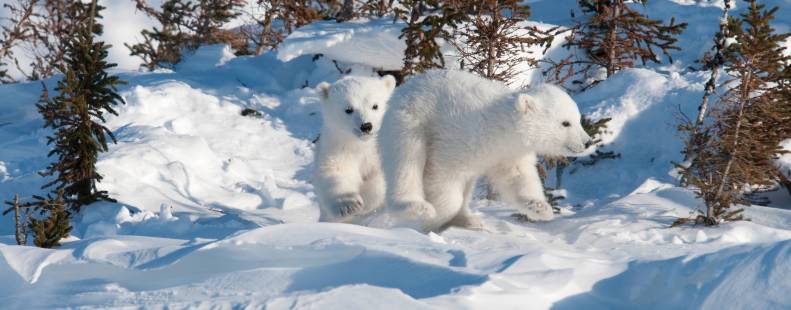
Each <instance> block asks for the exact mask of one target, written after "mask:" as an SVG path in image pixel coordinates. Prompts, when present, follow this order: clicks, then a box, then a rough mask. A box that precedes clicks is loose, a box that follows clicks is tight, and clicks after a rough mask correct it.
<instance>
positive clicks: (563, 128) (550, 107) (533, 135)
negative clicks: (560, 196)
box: [516, 84, 591, 156]
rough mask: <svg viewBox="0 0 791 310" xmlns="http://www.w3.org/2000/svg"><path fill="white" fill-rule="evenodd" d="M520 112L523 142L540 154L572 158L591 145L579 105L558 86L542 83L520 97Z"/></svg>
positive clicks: (519, 129) (518, 96)
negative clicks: (582, 121) (572, 155)
mask: <svg viewBox="0 0 791 310" xmlns="http://www.w3.org/2000/svg"><path fill="white" fill-rule="evenodd" d="M516 109H517V112H518V113H519V114H520V119H519V121H518V125H517V130H518V131H519V132H520V133H522V134H521V137H522V139H523V142H524V143H526V145H528V146H529V147H530V148H531V149H533V150H534V151H536V152H537V153H539V154H542V155H556V156H568V155H571V154H574V153H580V152H583V151H585V149H587V147H588V144H589V143H590V142H591V137H590V136H589V135H588V133H586V132H585V130H584V129H583V128H582V124H581V123H580V121H581V115H580V111H579V109H578V108H577V103H575V102H574V100H573V99H571V97H570V96H569V95H568V94H567V93H566V92H565V91H563V90H562V89H560V88H559V87H557V86H554V85H551V84H541V85H538V86H536V87H533V88H531V89H530V90H528V91H527V92H524V93H521V94H519V95H517V99H516Z"/></svg>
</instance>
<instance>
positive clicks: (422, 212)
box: [396, 201, 437, 220]
mask: <svg viewBox="0 0 791 310" xmlns="http://www.w3.org/2000/svg"><path fill="white" fill-rule="evenodd" d="M396 209H397V210H398V211H399V213H401V214H403V215H404V217H406V218H412V219H420V220H425V219H431V218H435V217H437V210H436V209H434V206H433V205H431V204H430V203H428V202H426V201H405V202H402V203H399V204H398V206H397V207H396Z"/></svg>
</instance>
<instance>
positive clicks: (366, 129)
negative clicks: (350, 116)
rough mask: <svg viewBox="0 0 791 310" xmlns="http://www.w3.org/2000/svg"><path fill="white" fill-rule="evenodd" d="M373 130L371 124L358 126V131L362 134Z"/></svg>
mask: <svg viewBox="0 0 791 310" xmlns="http://www.w3.org/2000/svg"><path fill="white" fill-rule="evenodd" d="M372 129H374V125H372V124H371V123H365V124H362V125H361V126H360V131H362V132H363V133H371V130H372Z"/></svg>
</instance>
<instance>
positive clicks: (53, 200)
mask: <svg viewBox="0 0 791 310" xmlns="http://www.w3.org/2000/svg"><path fill="white" fill-rule="evenodd" d="M33 197H34V198H35V199H36V200H37V201H36V202H34V203H32V204H28V207H32V208H34V209H37V210H38V211H39V213H40V214H41V215H44V217H43V218H42V219H37V218H34V217H32V216H31V217H29V219H28V220H29V222H30V224H29V226H28V229H29V230H30V231H31V232H33V244H34V245H36V246H37V247H40V248H52V247H56V246H60V240H61V239H63V238H66V237H68V236H69V233H71V230H72V227H71V224H70V223H69V219H70V218H71V213H69V211H68V210H66V205H67V203H66V201H65V200H64V198H63V190H60V191H58V193H57V195H56V196H55V197H51V196H48V197H47V198H44V197H39V196H33Z"/></svg>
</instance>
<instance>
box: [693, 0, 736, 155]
mask: <svg viewBox="0 0 791 310" xmlns="http://www.w3.org/2000/svg"><path fill="white" fill-rule="evenodd" d="M730 8H731V3H730V0H725V8H724V9H723V11H722V18H721V19H720V37H719V38H717V42H716V46H715V51H714V59H713V60H712V62H713V64H714V67H713V68H711V77H710V78H709V80H708V81H707V82H706V88H705V89H704V90H703V99H702V100H701V102H700V107H698V117H697V118H695V123H694V124H693V126H692V132H690V138H689V141H688V143H689V145H688V146H687V150H689V149H690V146H691V145H692V144H694V143H697V142H698V141H697V139H698V134H699V133H700V126H701V125H703V121H704V119H705V118H706V112H707V111H708V109H709V97H711V94H712V93H714V89H715V87H716V84H717V78H718V77H719V74H720V66H721V65H722V62H723V59H722V58H723V55H722V50H723V49H724V48H725V43H726V42H725V41H726V40H727V38H728V35H727V30H728V10H730ZM689 159H690V154H688V153H687V154H684V161H687V160H689Z"/></svg>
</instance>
